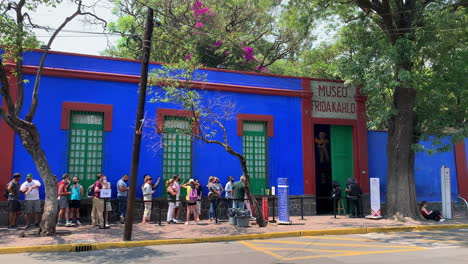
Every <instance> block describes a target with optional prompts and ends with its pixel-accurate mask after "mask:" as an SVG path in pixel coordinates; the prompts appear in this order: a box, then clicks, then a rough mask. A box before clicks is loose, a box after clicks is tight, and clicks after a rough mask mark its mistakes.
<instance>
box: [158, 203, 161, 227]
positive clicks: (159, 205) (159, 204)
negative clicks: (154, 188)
mask: <svg viewBox="0 0 468 264" xmlns="http://www.w3.org/2000/svg"><path fill="white" fill-rule="evenodd" d="M158 207H159V225H161V201H160V200H159V201H158Z"/></svg>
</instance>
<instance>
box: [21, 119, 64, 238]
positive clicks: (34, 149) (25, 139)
mask: <svg viewBox="0 0 468 264" xmlns="http://www.w3.org/2000/svg"><path fill="white" fill-rule="evenodd" d="M17 133H18V135H19V136H20V138H21V141H22V144H23V146H24V148H25V149H26V150H27V151H28V152H29V154H31V157H32V159H33V161H34V164H35V165H36V168H37V170H38V171H39V175H40V176H41V178H42V180H43V182H44V186H45V191H46V195H45V204H44V212H43V213H42V219H41V224H40V227H39V231H38V233H37V236H54V235H55V231H56V228H55V226H56V224H57V207H58V201H57V177H56V176H55V175H54V174H53V173H52V171H51V169H50V166H49V163H48V162H47V158H46V155H45V153H44V151H43V150H42V148H41V143H40V136H39V132H38V130H37V128H36V126H34V125H32V124H31V125H29V126H28V127H27V129H26V128H24V129H20V130H19V131H17Z"/></svg>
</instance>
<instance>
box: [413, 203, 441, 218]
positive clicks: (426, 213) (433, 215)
mask: <svg viewBox="0 0 468 264" xmlns="http://www.w3.org/2000/svg"><path fill="white" fill-rule="evenodd" d="M426 206H427V202H426V201H422V202H421V204H420V205H419V210H420V211H421V214H422V215H423V216H424V218H426V219H428V220H434V221H436V222H443V221H445V218H444V217H443V216H442V214H441V213H440V212H439V210H433V211H428V210H427V208H426Z"/></svg>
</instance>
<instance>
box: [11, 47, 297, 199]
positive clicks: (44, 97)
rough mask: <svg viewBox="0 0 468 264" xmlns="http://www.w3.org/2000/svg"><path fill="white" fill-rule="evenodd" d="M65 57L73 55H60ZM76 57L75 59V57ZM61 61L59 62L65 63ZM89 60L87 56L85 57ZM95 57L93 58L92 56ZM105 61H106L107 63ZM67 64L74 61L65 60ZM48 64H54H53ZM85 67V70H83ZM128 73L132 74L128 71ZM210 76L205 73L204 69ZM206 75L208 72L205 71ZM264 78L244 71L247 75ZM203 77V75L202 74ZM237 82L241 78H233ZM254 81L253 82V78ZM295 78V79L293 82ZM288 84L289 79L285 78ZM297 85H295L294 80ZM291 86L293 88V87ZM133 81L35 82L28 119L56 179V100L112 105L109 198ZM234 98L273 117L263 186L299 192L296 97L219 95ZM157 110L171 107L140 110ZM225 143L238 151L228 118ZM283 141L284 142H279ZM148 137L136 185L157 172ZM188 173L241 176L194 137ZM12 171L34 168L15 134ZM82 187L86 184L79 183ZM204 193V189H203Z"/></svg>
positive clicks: (129, 121)
mask: <svg viewBox="0 0 468 264" xmlns="http://www.w3.org/2000/svg"><path fill="white" fill-rule="evenodd" d="M65 57H67V59H72V58H73V59H74V58H77V57H71V56H65ZM78 58H79V57H78ZM67 59H65V60H64V61H62V62H63V63H68V62H69V61H68V60H67ZM82 59H83V58H79V61H80V63H81V64H80V65H81V66H80V65H78V66H77V67H75V68H80V69H82V70H83V69H86V68H84V67H87V66H89V67H97V66H99V67H102V68H103V69H104V68H105V67H107V66H109V69H113V68H114V69H117V68H119V67H117V66H116V65H114V64H118V65H120V66H122V65H121V64H123V65H124V66H127V63H126V62H124V63H122V62H119V61H104V62H105V63H103V64H102V65H97V64H89V65H88V64H85V63H83V62H81V60H82ZM86 59H88V60H91V59H89V58H86ZM95 60H96V59H95ZM107 64H109V65H107ZM70 65H74V64H73V63H71V64H70ZM50 66H55V67H57V66H60V65H58V64H54V65H50ZM88 70H89V69H88ZM132 73H134V72H133V71H132ZM212 73H213V75H217V76H215V77H216V78H220V77H219V76H220V73H219V72H212ZM210 74H211V73H210ZM208 76H210V75H208ZM250 77H252V78H254V77H259V78H260V79H264V78H265V76H256V75H249V78H250ZM26 78H27V79H29V80H30V82H29V83H28V84H26V87H25V94H31V90H32V85H33V81H34V78H35V77H34V76H32V75H27V76H26ZM208 79H209V77H208ZM237 79H238V80H242V78H237ZM275 79H278V78H274V79H269V82H271V84H272V85H273V84H275V85H278V83H276V81H275ZM246 80H247V79H245V78H244V80H243V81H246ZM257 81H258V80H257ZM293 81H296V80H293ZM288 82H289V81H288ZM260 83H263V85H264V86H270V87H271V86H272V85H269V83H265V82H264V80H261V81H258V83H254V85H255V86H259V84H260ZM295 85H296V86H297V85H300V82H299V83H296V84H295ZM295 88H297V87H295ZM137 89H138V85H136V84H127V83H116V82H107V81H94V80H81V79H69V78H61V77H49V76H44V77H43V78H42V81H41V89H40V93H39V107H38V109H37V114H36V117H35V120H34V122H35V123H36V124H37V126H38V129H39V131H40V132H41V135H42V137H41V142H42V146H43V148H44V151H45V153H46V155H47V158H48V160H49V163H50V166H51V168H52V171H53V172H54V173H55V174H56V175H57V176H59V177H60V175H62V174H63V173H65V172H66V170H67V157H68V153H67V151H68V132H69V131H68V130H61V129H60V124H61V112H62V102H66V101H67V102H86V103H96V104H111V105H113V107H114V108H113V129H112V132H105V135H104V163H103V173H104V174H105V175H107V176H108V180H109V181H110V182H111V183H112V186H113V193H114V194H113V195H114V196H115V195H116V194H115V185H116V184H115V183H116V182H117V180H118V179H119V178H120V177H121V176H122V175H123V174H126V173H129V170H130V161H131V146H132V140H133V126H134V118H135V115H136V104H137V96H138V94H137ZM224 94H225V95H228V97H229V98H230V99H231V100H232V101H233V102H236V104H237V107H238V109H239V113H244V114H260V115H273V116H274V137H272V138H269V139H268V152H269V153H268V158H269V163H268V169H269V179H268V181H269V184H272V185H276V179H277V178H278V177H289V178H290V183H291V184H290V186H291V187H290V193H291V194H296V195H299V194H302V193H303V185H302V182H303V181H302V178H303V175H302V171H303V168H302V136H301V131H302V129H301V127H302V119H301V99H300V98H292V97H280V96H265V95H252V94H236V93H224ZM207 96H216V92H207ZM29 104H30V98H29V97H28V96H26V98H25V106H26V107H25V108H24V111H23V112H24V113H23V115H24V114H26V111H27V107H28V106H29ZM157 108H174V106H173V105H163V104H159V105H157V104H153V103H147V105H146V113H147V120H148V122H153V123H154V122H155V119H156V111H157ZM227 129H228V131H229V135H228V136H229V138H230V143H231V144H232V146H233V148H234V149H236V150H238V151H241V150H242V140H241V137H239V136H237V133H236V131H237V121H236V120H231V121H230V122H229V123H228V124H227ZM154 131H155V130H152V129H148V128H147V129H146V130H145V132H146V133H154ZM285 142H288V144H285ZM151 144H154V140H151V139H150V138H149V137H144V139H143V142H142V153H141V162H140V170H139V175H140V176H139V179H138V186H140V185H141V184H142V175H144V174H145V173H149V174H151V175H152V176H153V178H155V179H156V178H157V177H159V176H162V151H161V150H159V151H155V150H154V149H152V148H151V147H150V146H151ZM193 153H194V154H193V174H194V175H193V176H194V177H196V178H198V179H200V181H201V183H202V185H203V186H204V185H205V184H206V182H207V181H208V177H209V176H210V175H214V176H217V177H219V178H220V179H221V183H223V184H225V182H226V179H227V177H228V176H230V175H232V176H234V177H235V179H236V180H238V178H239V177H240V175H241V174H242V171H241V167H240V165H239V162H238V160H237V159H235V158H234V157H232V156H230V155H229V154H228V153H226V152H225V151H224V150H223V149H222V148H221V147H219V146H217V145H207V144H205V143H202V142H198V141H195V142H194V147H193ZM13 168H14V171H19V172H22V173H27V172H32V173H33V174H34V175H35V176H36V177H37V179H39V177H38V172H37V170H36V169H35V166H34V164H33V162H32V159H31V158H30V156H29V154H28V153H27V152H26V151H25V149H24V148H23V147H22V145H21V142H20V140H19V138H18V137H16V141H15V153H14V166H13ZM85 188H86V187H85ZM137 190H138V193H137V195H138V197H141V190H140V188H138V189H137ZM161 192H162V186H160V187H159V188H158V190H157V193H156V194H155V197H156V196H159V195H161ZM40 193H41V198H44V188H43V187H41V189H40ZM205 193H207V192H206V190H205Z"/></svg>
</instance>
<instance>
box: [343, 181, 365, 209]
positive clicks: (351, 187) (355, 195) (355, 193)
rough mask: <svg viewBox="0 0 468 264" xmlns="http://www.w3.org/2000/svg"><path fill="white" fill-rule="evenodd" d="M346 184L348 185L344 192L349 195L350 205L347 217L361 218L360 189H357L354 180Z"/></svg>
mask: <svg viewBox="0 0 468 264" xmlns="http://www.w3.org/2000/svg"><path fill="white" fill-rule="evenodd" d="M348 182H349V184H348V186H347V187H346V190H345V191H346V193H347V194H348V195H349V201H350V203H351V215H350V216H349V217H351V218H357V217H361V206H360V202H359V200H360V199H361V195H362V191H361V187H359V185H358V184H357V182H356V180H355V179H354V178H350V179H348Z"/></svg>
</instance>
